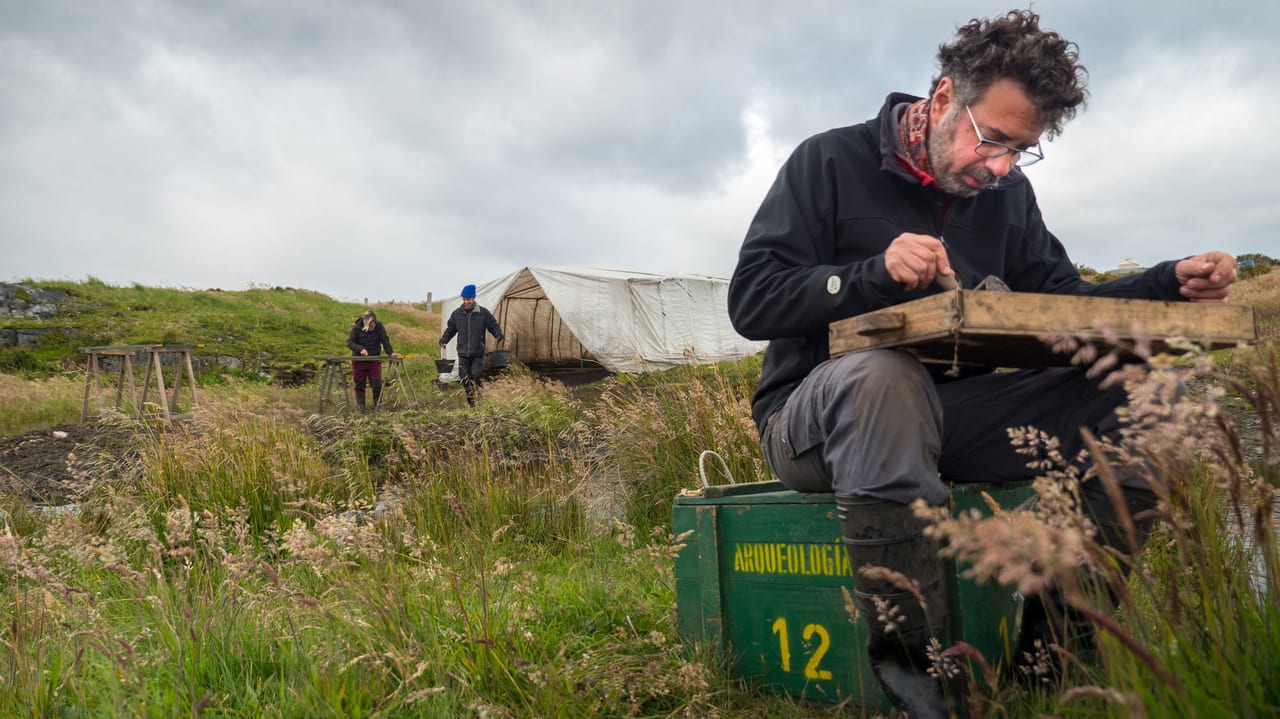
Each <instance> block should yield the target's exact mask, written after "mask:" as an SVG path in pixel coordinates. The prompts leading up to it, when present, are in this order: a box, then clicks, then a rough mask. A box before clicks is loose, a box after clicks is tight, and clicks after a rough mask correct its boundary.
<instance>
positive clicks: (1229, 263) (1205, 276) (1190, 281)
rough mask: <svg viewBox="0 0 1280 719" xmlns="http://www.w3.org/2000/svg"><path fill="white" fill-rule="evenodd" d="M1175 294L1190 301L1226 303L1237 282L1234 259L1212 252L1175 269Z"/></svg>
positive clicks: (1186, 261) (1197, 256)
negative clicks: (1179, 293)
mask: <svg viewBox="0 0 1280 719" xmlns="http://www.w3.org/2000/svg"><path fill="white" fill-rule="evenodd" d="M1174 273H1175V274H1177V276H1178V285H1179V287H1178V292H1181V293H1182V296H1183V297H1186V298H1187V299H1189V300H1191V301H1192V302H1226V301H1227V295H1228V294H1230V293H1231V285H1232V283H1234V282H1235V281H1236V258H1235V257H1232V256H1231V255H1229V254H1227V253H1225V252H1220V251H1218V250H1214V251H1213V252H1206V253H1204V254H1203V255H1196V256H1195V257H1188V258H1187V259H1185V260H1183V261H1181V262H1179V263H1178V264H1177V265H1175V266H1174Z"/></svg>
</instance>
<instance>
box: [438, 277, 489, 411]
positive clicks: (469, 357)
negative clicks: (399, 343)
mask: <svg viewBox="0 0 1280 719" xmlns="http://www.w3.org/2000/svg"><path fill="white" fill-rule="evenodd" d="M486 331H487V332H489V334H491V335H493V337H494V339H496V340H498V341H499V342H501V341H502V337H503V335H502V328H501V327H499V326H498V320H496V319H494V317H493V313H492V312H490V311H489V310H487V309H485V308H483V307H481V306H480V305H478V304H476V286H475V285H467V286H466V287H463V288H462V306H461V307H459V308H458V309H456V310H454V311H453V314H451V315H449V321H448V323H446V324H445V328H444V334H442V335H440V349H441V350H443V349H444V347H445V345H447V344H449V340H451V339H453V338H454V336H455V335H456V336H457V338H458V378H459V379H461V380H462V386H463V387H464V388H465V389H466V391H467V404H469V405H471V406H472V407H474V406H476V397H477V396H478V395H479V392H480V383H481V382H482V381H483V380H484V340H485V336H484V333H485V332H486Z"/></svg>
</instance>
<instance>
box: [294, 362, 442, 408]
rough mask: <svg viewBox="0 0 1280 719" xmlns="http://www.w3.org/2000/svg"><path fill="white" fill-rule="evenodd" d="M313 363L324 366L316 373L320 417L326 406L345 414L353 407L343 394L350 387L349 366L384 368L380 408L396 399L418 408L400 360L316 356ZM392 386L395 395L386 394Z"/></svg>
mask: <svg viewBox="0 0 1280 719" xmlns="http://www.w3.org/2000/svg"><path fill="white" fill-rule="evenodd" d="M315 359H317V360H319V361H321V362H324V366H323V367H321V369H320V394H319V397H318V402H317V409H318V411H319V412H320V414H324V411H325V407H326V405H333V406H334V407H335V408H338V407H340V408H341V409H344V410H346V411H348V412H349V411H351V408H352V405H353V404H354V403H353V401H352V399H351V394H350V393H349V392H348V391H347V390H348V388H349V387H350V383H349V382H348V381H347V375H348V374H349V371H348V370H349V367H350V365H351V363H352V362H383V363H385V364H386V365H387V371H386V372H385V373H384V374H383V377H382V382H383V387H384V389H383V404H390V403H391V402H395V400H396V398H397V397H399V398H400V399H402V400H403V401H404V404H405V406H406V407H417V406H418V392H417V390H415V389H414V387H413V383H412V382H410V381H409V373H408V372H407V371H405V368H404V360H405V358H404V357H396V356H386V355H374V356H371V357H359V356H355V355H339V356H332V357H329V356H317V357H316V358H315ZM393 385H394V386H395V387H397V388H399V391H398V392H397V391H392V392H391V393H387V392H386V390H387V389H390V388H391V387H392V386H393ZM335 391H337V392H338V398H337V399H334V397H333V393H334V392H335ZM388 400H389V401H388Z"/></svg>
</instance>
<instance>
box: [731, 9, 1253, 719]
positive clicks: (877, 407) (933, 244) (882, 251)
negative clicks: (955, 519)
mask: <svg viewBox="0 0 1280 719" xmlns="http://www.w3.org/2000/svg"><path fill="white" fill-rule="evenodd" d="M938 62H939V66H940V71H939V73H938V76H937V77H936V78H935V79H934V80H933V83H932V87H931V88H930V90H929V93H928V95H927V96H926V97H923V98H921V97H913V96H911V95H905V94H898V93H894V94H891V95H889V96H888V98H887V100H886V101H885V103H884V105H883V107H882V108H881V110H880V112H879V114H878V115H877V116H876V117H874V118H872V119H871V120H868V121H866V122H863V123H860V124H857V125H853V126H850V127H844V128H839V129H835V130H830V131H827V132H824V133H821V134H818V135H816V136H814V137H811V138H809V139H808V140H806V141H805V142H803V143H801V145H800V146H799V147H798V148H797V149H796V150H795V152H794V153H793V154H792V156H791V157H790V158H789V159H788V160H787V162H786V164H785V165H784V166H783V167H782V169H781V171H780V172H779V173H778V177H777V179H776V180H775V182H774V184H773V187H772V188H771V189H770V190H769V192H768V194H767V195H766V196H765V198H764V201H763V202H762V204H761V206H760V209H759V210H758V212H757V213H756V215H755V218H754V220H753V221H752V223H751V226H750V228H749V229H748V231H747V235H746V239H745V240H744V242H743V245H742V248H741V251H740V254H739V257H738V264H737V267H736V269H735V271H734V274H733V279H732V283H731V286H730V289H729V313H730V317H731V318H732V320H733V323H734V326H735V327H736V328H737V330H738V332H739V333H741V334H742V335H743V336H745V337H748V338H750V339H755V340H769V347H768V349H767V350H766V352H765V360H764V367H763V370H762V377H761V381H760V385H759V388H758V389H757V391H756V394H755V397H754V399H753V401H752V414H753V416H754V418H755V421H756V424H757V427H758V428H759V431H760V437H761V444H762V446H763V449H764V453H765V456H766V458H767V459H768V462H769V466H770V468H771V469H772V470H773V472H774V473H775V474H776V475H777V476H778V477H779V479H781V480H782V481H783V483H785V484H786V485H787V486H789V487H791V488H792V489H795V490H797V491H805V492H834V493H835V495H836V500H837V505H838V507H839V508H840V513H841V518H842V527H843V533H844V541H845V544H846V548H847V550H848V554H849V559H850V562H851V565H852V567H853V568H854V570H855V580H854V582H855V590H856V594H857V596H858V600H859V604H860V607H861V614H862V615H863V616H864V617H865V618H866V619H867V621H868V624H869V625H870V626H869V628H868V629H869V640H868V653H869V655H870V659H871V665H872V668H873V669H874V671H875V673H876V676H877V677H878V679H879V681H880V683H881V686H882V687H883V688H884V690H885V692H886V693H887V694H888V695H889V697H890V698H891V699H892V701H893V702H894V704H895V705H897V706H898V707H899V708H901V709H903V710H904V711H906V712H907V713H908V714H909V715H910V716H911V717H913V719H919V718H920V717H933V716H949V715H960V716H963V715H964V714H965V713H966V706H965V701H964V697H963V691H964V688H963V685H960V686H952V683H953V682H951V681H946V680H942V681H940V680H939V679H937V678H935V677H934V676H932V675H931V674H930V672H929V668H930V660H929V658H928V647H929V642H930V640H931V638H935V637H938V638H940V637H942V636H943V633H944V630H945V628H946V626H947V620H948V617H947V597H946V594H945V581H944V571H943V567H944V565H943V562H942V560H940V559H939V557H938V554H937V546H936V544H935V543H934V542H933V541H932V540H931V539H929V538H927V537H925V536H924V534H923V531H922V530H923V526H922V522H921V520H918V519H916V518H915V516H914V515H913V513H912V511H911V509H910V507H909V506H908V505H909V504H910V503H911V502H913V501H915V500H918V499H922V500H924V501H925V502H926V503H928V504H929V505H933V506H940V505H942V504H944V503H945V502H946V501H947V498H948V494H949V490H948V486H947V483H948V482H1017V481H1024V480H1028V479H1031V478H1033V477H1034V476H1035V475H1036V472H1035V471H1034V470H1032V469H1029V468H1028V467H1027V465H1026V458H1025V457H1022V456H1020V455H1018V454H1017V453H1016V452H1015V451H1014V449H1013V448H1012V447H1011V445H1010V442H1009V438H1008V429H1009V428H1012V427H1022V426H1028V425H1029V426H1034V427H1037V428H1039V429H1041V430H1043V431H1045V432H1048V433H1049V434H1051V435H1055V436H1057V437H1059V438H1060V439H1061V442H1062V454H1063V456H1066V457H1074V456H1076V452H1077V450H1078V449H1079V448H1080V447H1081V446H1082V440H1081V437H1080V430H1081V428H1087V429H1089V430H1090V431H1092V432H1093V433H1094V434H1095V435H1098V436H1103V437H1113V438H1114V437H1117V436H1118V432H1119V428H1120V424H1119V420H1118V418H1117V416H1116V409H1117V408H1118V407H1119V406H1120V405H1122V404H1123V403H1125V401H1126V399H1127V397H1126V395H1125V392H1124V390H1123V389H1122V388H1119V387H1110V388H1104V387H1101V386H1100V385H1099V383H1098V382H1097V381H1095V380H1093V379H1090V378H1089V377H1087V376H1086V374H1085V372H1084V370H1082V369H1079V368H1053V369H1044V370H1022V371H1016V372H999V373H995V372H991V371H989V370H972V369H970V370H966V371H964V372H962V373H960V375H959V376H958V377H949V376H945V375H944V374H943V373H942V372H941V371H939V370H938V368H936V367H934V366H928V367H927V366H925V365H922V364H921V363H920V362H919V361H918V360H917V359H916V358H915V357H914V356H912V355H911V354H909V353H907V352H904V351H898V350H873V351H868V352H860V353H855V354H850V355H846V356H843V357H838V358H831V357H830V354H829V351H828V345H827V336H828V334H827V333H828V325H829V324H830V323H831V322H833V321H835V320H839V319H843V318H846V317H850V316H853V315H858V314H861V313H864V312H868V311H871V310H876V309H880V308H883V307H887V306H890V305H895V304H899V303H902V302H907V301H909V300H913V299H917V298H920V297H923V296H926V295H929V294H932V293H935V292H937V291H939V289H938V288H937V287H934V283H935V281H939V282H943V281H945V280H946V279H948V278H949V279H957V280H959V281H960V282H961V283H962V285H963V286H966V287H972V286H974V285H975V284H976V283H977V282H978V281H980V280H982V279H983V278H985V277H987V276H995V277H997V278H999V279H1001V280H1003V281H1004V283H1005V284H1007V285H1008V286H1009V287H1010V288H1011V289H1013V290H1014V291H1020V292H1041V293H1056V294H1069V295H1092V296H1099V297H1132V298H1146V299H1158V300H1190V301H1199V302H1221V301H1224V300H1225V298H1226V297H1227V294H1228V292H1229V290H1230V287H1231V284H1232V283H1233V282H1234V281H1235V260H1234V258H1232V257H1231V256H1230V255H1229V254H1227V253H1225V252H1208V253H1205V254H1202V255H1197V256H1195V257H1189V258H1185V259H1182V260H1178V261H1168V262H1164V263H1161V264H1158V265H1156V266H1155V267H1152V268H1151V269H1149V270H1147V271H1145V272H1143V273H1141V274H1136V275H1130V276H1127V277H1123V278H1121V279H1118V280H1114V281H1112V282H1107V283H1104V284H1100V285H1096V286H1095V285H1092V284H1090V283H1088V282H1085V281H1084V280H1082V279H1081V277H1080V275H1079V273H1078V272H1077V270H1076V267H1075V265H1074V264H1073V263H1072V262H1071V260H1070V259H1069V258H1068V257H1067V254H1066V252H1065V250H1064V249H1063V247H1062V245H1061V244H1060V243H1059V242H1058V239H1057V238H1056V237H1054V235H1053V234H1052V233H1051V232H1049V230H1048V229H1047V228H1046V227H1045V224H1044V221H1043V219H1042V218H1041V215H1040V209H1039V207H1038V206H1037V203H1036V197H1035V193H1034V192H1033V191H1032V188H1031V183H1030V182H1029V181H1028V179H1027V176H1026V175H1024V174H1023V171H1022V168H1024V167H1026V166H1028V165H1031V164H1033V163H1035V162H1037V161H1039V160H1042V159H1044V156H1045V152H1044V149H1043V148H1042V147H1041V141H1042V140H1045V139H1049V138H1052V137H1054V136H1056V135H1057V134H1058V133H1059V132H1061V130H1062V127H1063V124H1064V123H1065V122H1066V121H1068V120H1070V119H1071V118H1072V117H1073V116H1074V115H1075V113H1076V111H1077V109H1079V108H1081V107H1082V105H1083V103H1084V99H1085V80H1086V73H1085V70H1084V68H1083V67H1082V66H1081V65H1080V64H1079V59H1078V55H1077V49H1076V46H1075V45H1074V44H1073V43H1070V42H1068V41H1067V40H1065V39H1064V38H1062V37H1061V36H1060V35H1059V34H1058V33H1056V32H1053V31H1051V30H1047V29H1042V28H1041V27H1040V24H1039V17H1038V16H1037V15H1036V14H1035V13H1033V12H1030V11H1014V12H1010V13H1007V14H1006V15H1003V16H1000V17H996V18H992V19H975V20H973V21H971V22H969V23H968V24H966V25H964V26H963V27H961V28H959V30H958V33H957V35H956V37H955V39H954V40H953V41H952V42H950V43H948V44H944V45H942V46H941V47H940V48H939V52H938ZM940 278H941V279H940ZM1097 484H1098V483H1097V482H1089V483H1086V487H1087V488H1086V489H1085V491H1084V502H1085V504H1086V507H1087V508H1088V509H1089V510H1090V511H1091V512H1092V513H1093V515H1094V517H1095V518H1096V519H1097V523H1098V524H1099V526H1100V528H1101V529H1102V538H1103V541H1115V539H1116V538H1117V537H1118V536H1121V535H1119V533H1118V530H1117V529H1116V527H1117V525H1118V523H1119V522H1121V521H1122V520H1120V519H1117V512H1119V511H1120V510H1121V509H1122V508H1119V507H1112V506H1111V504H1110V503H1109V502H1107V501H1106V498H1105V496H1104V495H1103V494H1102V493H1101V492H1100V491H1098V490H1097V489H1096V487H1095V486H1094V485H1097ZM1122 484H1123V485H1124V489H1125V495H1126V499H1127V502H1128V505H1129V506H1128V508H1127V510H1128V511H1130V512H1137V511H1138V510H1141V509H1144V508H1150V507H1152V506H1153V504H1154V499H1153V495H1152V493H1151V491H1150V487H1149V486H1147V485H1146V484H1145V483H1144V481H1143V480H1142V479H1141V478H1140V477H1139V476H1137V473H1136V472H1135V473H1131V474H1130V475H1129V476H1126V477H1124V478H1123V481H1122ZM867 565H872V566H881V567H886V568H888V569H890V570H893V571H895V572H898V573H899V574H902V575H905V576H906V577H908V578H910V579H913V580H916V581H917V582H919V585H920V592H919V596H918V597H917V595H915V594H913V593H909V592H904V591H902V590H901V589H900V588H899V587H897V586H895V585H894V584H893V583H891V582H888V581H884V580H882V579H877V580H873V579H870V578H868V577H865V576H863V575H862V574H861V573H859V572H858V571H857V570H858V569H859V568H861V567H864V566H867ZM878 576H883V573H881V575H878ZM921 599H923V602H921V601H920V600H921ZM887 604H893V605H896V606H897V609H898V611H899V612H900V613H901V614H902V618H901V621H898V622H896V624H897V626H896V627H895V628H894V630H893V631H889V630H888V629H886V628H885V627H884V626H882V625H881V623H879V622H877V619H876V617H877V615H878V614H879V613H880V610H879V609H878V607H879V608H883V607H884V606H886V605H887ZM1067 630H1070V631H1071V632H1072V633H1073V634H1072V635H1073V636H1075V637H1076V638H1077V639H1078V640H1079V641H1078V642H1077V646H1083V645H1084V644H1087V642H1088V635H1089V628H1088V627H1087V626H1082V625H1081V622H1080V621H1078V620H1077V621H1071V615H1070V611H1069V610H1068V609H1067V608H1066V607H1065V606H1064V605H1063V603H1062V601H1061V598H1060V597H1057V596H1055V595H1054V594H1053V593H1052V592H1049V593H1046V594H1045V595H1044V596H1042V597H1028V598H1027V601H1026V602H1025V605H1024V618H1023V632H1022V636H1021V637H1020V639H1019V645H1018V652H1019V658H1021V657H1024V656H1026V655H1027V654H1028V653H1029V652H1030V650H1031V649H1032V648H1035V647H1037V646H1038V647H1041V648H1043V647H1044V646H1047V644H1048V642H1049V641H1058V642H1065V641H1066V640H1065V639H1064V638H1063V637H1064V632H1065V631H1067ZM1037 643H1038V644H1037Z"/></svg>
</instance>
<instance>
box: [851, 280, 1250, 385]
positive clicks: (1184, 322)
mask: <svg viewBox="0 0 1280 719" xmlns="http://www.w3.org/2000/svg"><path fill="white" fill-rule="evenodd" d="M876 315H880V316H879V317H875V316H876ZM885 315H901V316H902V319H901V321H899V320H897V319H895V318H894V317H888V318H886V317H885ZM1063 335H1070V336H1073V337H1077V338H1080V339H1083V340H1085V341H1090V342H1093V343H1096V344H1103V345H1107V346H1108V347H1109V346H1110V344H1111V339H1112V338H1114V339H1117V340H1119V341H1121V342H1122V343H1127V344H1135V343H1137V342H1139V341H1149V342H1150V344H1151V346H1152V350H1153V351H1154V352H1166V351H1174V352H1177V351H1179V350H1176V349H1175V348H1174V347H1173V346H1172V345H1171V344H1170V341H1171V340H1173V339H1174V338H1183V339H1186V340H1189V341H1191V342H1194V343H1196V344H1200V345H1206V346H1208V347H1209V348H1210V349H1221V348H1225V347H1234V346H1236V345H1238V344H1242V343H1244V344H1248V343H1253V342H1256V341H1257V336H1258V335H1257V325H1256V322H1255V318H1254V312H1253V308H1252V307H1250V306H1247V305H1230V304H1209V303H1189V302H1161V301H1156V300H1129V299H1118V298H1110V297H1077V296H1070V295H1046V294H1034V293H1019V292H983V291H976V290H956V291H952V292H944V293H940V294H936V295H931V296H929V297H924V298H921V299H919V300H913V301H911V302H906V303H903V304H900V305H896V306H894V307H889V308H885V309H882V310H877V311H875V312H871V313H866V314H864V315H859V316H857V317H850V318H848V319H844V320H840V321H838V322H833V323H832V324H831V329H830V337H829V339H830V349H831V355H832V356H833V357H835V356H839V355H842V354H847V353H850V352H861V351H865V350H868V349H875V348H889V347H898V348H902V349H908V350H910V351H912V352H914V353H915V354H916V355H917V356H918V357H920V359H921V360H922V361H925V362H940V363H954V364H963V365H986V366H999V367H1051V366H1063V365H1069V364H1071V357H1070V355H1067V354H1057V353H1054V352H1053V351H1051V349H1050V348H1049V346H1048V344H1047V342H1046V341H1047V339H1048V338H1050V337H1054V336H1063Z"/></svg>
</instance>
